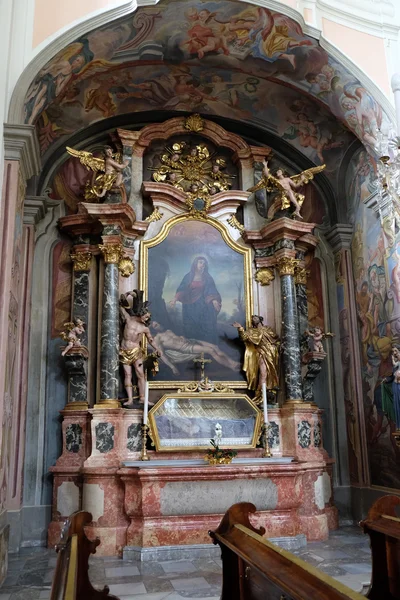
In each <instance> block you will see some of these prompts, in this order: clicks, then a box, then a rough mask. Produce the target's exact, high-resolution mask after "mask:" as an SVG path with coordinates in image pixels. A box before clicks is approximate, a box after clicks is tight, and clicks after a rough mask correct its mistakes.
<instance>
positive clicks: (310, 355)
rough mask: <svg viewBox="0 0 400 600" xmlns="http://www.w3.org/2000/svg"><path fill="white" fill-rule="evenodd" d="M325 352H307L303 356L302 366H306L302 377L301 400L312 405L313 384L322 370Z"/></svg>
mask: <svg viewBox="0 0 400 600" xmlns="http://www.w3.org/2000/svg"><path fill="white" fill-rule="evenodd" d="M325 358H326V352H307V353H306V354H304V356H303V364H306V365H307V372H306V374H305V375H304V377H303V398H304V401H305V402H311V403H314V382H315V379H316V378H317V376H318V375H319V373H320V372H321V369H322V363H323V362H324V360H325Z"/></svg>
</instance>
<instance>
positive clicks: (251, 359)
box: [232, 315, 280, 390]
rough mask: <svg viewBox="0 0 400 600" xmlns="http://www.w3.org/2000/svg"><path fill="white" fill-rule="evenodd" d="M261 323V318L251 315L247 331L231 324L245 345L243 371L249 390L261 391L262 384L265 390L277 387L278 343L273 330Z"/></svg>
mask: <svg viewBox="0 0 400 600" xmlns="http://www.w3.org/2000/svg"><path fill="white" fill-rule="evenodd" d="M263 322H264V319H263V317H260V316H259V315H253V316H252V317H251V325H252V326H251V327H250V328H249V329H247V331H246V330H245V329H244V328H243V327H242V325H241V324H240V323H237V322H236V321H235V323H232V325H233V327H236V329H237V330H238V333H239V337H240V339H241V340H242V341H243V342H244V343H245V345H246V352H245V355H244V363H243V371H245V373H246V377H247V383H248V387H249V390H257V389H261V386H262V384H263V383H265V384H266V387H267V390H275V389H277V388H278V387H279V346H280V341H279V338H278V336H277V335H276V333H275V332H274V330H273V329H271V327H268V326H267V325H264V324H263Z"/></svg>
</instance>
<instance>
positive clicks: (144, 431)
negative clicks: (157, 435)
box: [140, 423, 150, 460]
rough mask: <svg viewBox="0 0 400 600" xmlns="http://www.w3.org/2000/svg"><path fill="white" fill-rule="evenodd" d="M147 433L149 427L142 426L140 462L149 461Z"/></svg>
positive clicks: (144, 424)
mask: <svg viewBox="0 0 400 600" xmlns="http://www.w3.org/2000/svg"><path fill="white" fill-rule="evenodd" d="M148 431H149V426H148V425H146V423H143V425H142V452H141V454H140V460H150V456H149V455H148V454H147V448H146V444H147V433H148Z"/></svg>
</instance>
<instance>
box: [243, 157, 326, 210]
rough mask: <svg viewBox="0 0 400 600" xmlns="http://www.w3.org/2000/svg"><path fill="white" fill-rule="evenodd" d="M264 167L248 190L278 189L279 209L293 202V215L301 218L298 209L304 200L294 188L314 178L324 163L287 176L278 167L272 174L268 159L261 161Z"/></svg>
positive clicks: (322, 168) (287, 206) (321, 169)
mask: <svg viewBox="0 0 400 600" xmlns="http://www.w3.org/2000/svg"><path fill="white" fill-rule="evenodd" d="M263 165H264V169H263V176H262V178H261V179H260V181H259V182H258V183H257V185H254V186H253V187H251V188H249V189H248V190H247V191H248V192H257V191H258V190H262V189H266V190H267V191H268V192H272V191H273V190H274V189H276V190H277V191H278V199H279V200H280V203H281V210H284V209H285V208H289V206H290V205H291V204H293V206H294V208H295V211H294V215H295V216H296V217H299V218H300V219H302V218H303V217H302V216H301V214H300V209H301V207H302V205H303V202H304V195H303V194H300V193H299V192H297V191H296V190H298V189H299V188H301V187H302V186H303V185H305V184H307V183H309V182H310V181H311V180H312V179H314V175H316V174H317V173H320V172H321V171H323V170H324V169H325V165H321V166H319V167H312V168H311V169H307V170H306V171H302V172H301V173H299V174H298V175H292V177H289V176H288V175H286V174H285V173H284V171H283V170H282V169H278V170H277V172H276V174H275V175H272V174H271V172H270V170H269V167H268V161H267V160H264V161H263Z"/></svg>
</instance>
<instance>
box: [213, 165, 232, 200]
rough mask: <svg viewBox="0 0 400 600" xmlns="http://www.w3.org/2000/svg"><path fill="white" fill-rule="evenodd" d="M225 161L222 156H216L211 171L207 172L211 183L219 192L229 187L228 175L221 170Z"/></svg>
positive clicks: (229, 177)
mask: <svg viewBox="0 0 400 600" xmlns="http://www.w3.org/2000/svg"><path fill="white" fill-rule="evenodd" d="M225 167H226V161H225V160H224V159H223V158H216V159H215V160H214V161H213V164H212V167H211V171H210V173H209V177H210V179H211V180H212V183H211V185H212V186H214V187H216V188H217V190H218V191H219V192H224V191H225V190H228V189H229V188H230V187H231V185H232V184H231V182H230V181H229V179H231V176H230V175H226V173H223V172H222V169H225Z"/></svg>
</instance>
